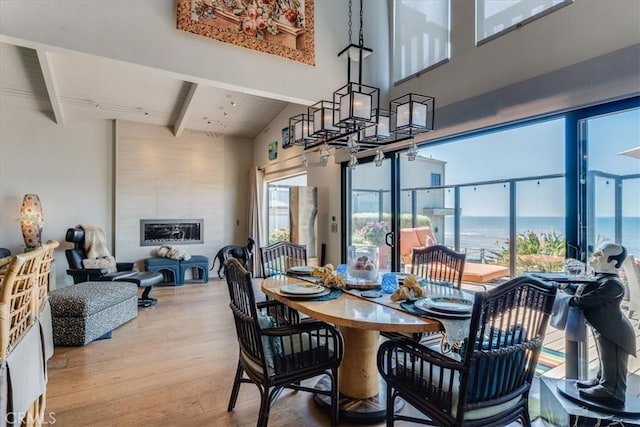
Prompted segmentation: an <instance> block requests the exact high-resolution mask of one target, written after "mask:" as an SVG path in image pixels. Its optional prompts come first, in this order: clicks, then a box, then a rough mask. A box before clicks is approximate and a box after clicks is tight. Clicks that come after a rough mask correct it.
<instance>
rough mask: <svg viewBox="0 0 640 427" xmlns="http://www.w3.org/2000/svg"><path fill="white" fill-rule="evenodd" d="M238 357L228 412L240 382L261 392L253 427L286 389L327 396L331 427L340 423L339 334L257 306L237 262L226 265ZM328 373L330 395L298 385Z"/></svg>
mask: <svg viewBox="0 0 640 427" xmlns="http://www.w3.org/2000/svg"><path fill="white" fill-rule="evenodd" d="M225 277H226V280H227V286H228V288H229V296H230V298H231V302H230V304H229V307H230V308H231V311H232V312H233V317H234V320H235V326H236V333H237V336H238V344H239V347H240V354H239V360H238V368H237V370H236V376H235V379H234V382H233V389H232V391H231V397H230V398H229V406H228V408H227V411H232V410H233V408H234V407H235V405H236V401H237V399H238V392H239V390H240V384H241V383H253V384H255V385H256V386H257V387H258V389H259V390H260V412H259V414H258V422H257V426H258V427H260V426H266V425H267V423H268V421H269V410H270V408H271V406H272V405H273V404H274V403H275V401H276V399H277V397H278V396H279V394H280V392H281V391H282V389H284V388H290V389H294V390H299V391H306V392H311V393H316V394H323V395H326V396H329V397H330V399H331V425H332V426H337V424H338V366H340V363H341V361H342V354H343V341H342V335H341V334H340V332H339V331H338V330H337V329H336V328H335V327H333V326H331V325H329V324H326V323H324V322H318V321H312V322H311V321H310V322H304V323H300V321H299V317H298V313H297V312H296V311H295V310H293V309H290V308H289V307H287V306H285V305H284V304H281V303H280V302H278V301H275V300H270V301H265V302H259V303H256V300H255V295H254V291H253V285H252V283H251V274H250V273H249V272H248V271H247V270H245V269H244V268H243V267H242V265H241V264H240V262H239V261H238V260H237V259H235V258H230V259H228V260H227V261H226V262H225ZM322 374H326V375H328V376H329V378H330V379H331V387H330V389H329V390H324V389H315V388H312V387H307V386H303V385H301V381H303V380H307V379H310V378H313V377H316V376H318V375H322Z"/></svg>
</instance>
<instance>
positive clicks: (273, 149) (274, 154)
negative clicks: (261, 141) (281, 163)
mask: <svg viewBox="0 0 640 427" xmlns="http://www.w3.org/2000/svg"><path fill="white" fill-rule="evenodd" d="M277 158H278V141H273V142H270V143H269V160H275V159H277Z"/></svg>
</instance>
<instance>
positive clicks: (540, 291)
mask: <svg viewBox="0 0 640 427" xmlns="http://www.w3.org/2000/svg"><path fill="white" fill-rule="evenodd" d="M555 295H556V287H555V285H553V284H546V283H543V282H542V281H540V280H538V279H535V278H533V277H530V276H523V277H517V278H514V279H512V280H510V281H508V282H506V283H504V284H502V285H499V286H497V287H495V288H493V289H490V290H488V291H483V292H479V293H476V294H475V300H474V304H473V310H472V314H471V322H470V323H471V324H470V326H469V334H468V336H467V338H465V339H464V341H463V342H462V343H460V349H459V352H450V353H447V354H443V352H442V351H440V350H439V349H436V348H433V347H431V348H429V347H426V346H423V345H421V344H420V343H416V342H415V341H412V340H408V339H399V340H391V341H387V342H385V343H383V344H381V346H380V348H379V351H378V369H379V371H380V373H381V375H382V377H383V378H384V379H385V381H386V383H387V408H393V404H394V401H395V399H397V398H402V399H404V400H405V401H406V402H408V403H410V404H411V405H412V406H414V407H415V408H416V409H417V410H418V411H420V412H422V413H423V414H425V415H426V416H427V417H428V418H429V419H430V422H432V423H435V424H436V425H440V426H505V425H508V424H509V423H511V422H514V421H516V420H520V421H521V422H522V424H523V425H525V426H530V425H531V421H530V418H529V412H528V401H527V400H528V395H529V390H530V388H531V382H532V379H533V375H534V373H535V369H536V364H537V362H538V357H539V355H540V350H541V348H542V341H543V339H544V336H545V332H546V328H547V323H548V320H549V315H550V314H551V309H552V306H553V301H554V299H555ZM395 420H410V421H414V422H420V421H419V420H417V419H414V418H411V417H407V416H400V415H396V414H394V413H393V411H388V412H387V425H389V426H390V425H393V423H394V421H395ZM422 423H423V424H424V420H423V421H422Z"/></svg>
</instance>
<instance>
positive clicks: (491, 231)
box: [445, 216, 640, 256]
mask: <svg viewBox="0 0 640 427" xmlns="http://www.w3.org/2000/svg"><path fill="white" fill-rule="evenodd" d="M516 230H517V233H518V234H520V233H525V232H527V231H533V232H535V233H536V234H538V235H540V233H542V232H544V233H549V232H550V231H554V232H555V233H556V234H557V235H559V236H562V237H565V232H564V217H519V218H518V219H517V222H516ZM595 232H596V241H602V240H614V237H615V234H614V233H615V231H614V218H613V217H601V218H596V221H595ZM508 236H509V218H508V217H479V216H462V217H461V218H460V247H461V248H484V249H488V250H499V249H500V248H501V247H506V246H507V243H506V242H507V238H508ZM453 239H454V229H453V217H446V218H445V244H446V245H453ZM622 245H623V246H624V247H626V248H627V252H628V253H629V254H635V255H636V256H640V217H624V218H623V219H622Z"/></svg>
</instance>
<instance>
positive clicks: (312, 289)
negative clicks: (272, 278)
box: [280, 283, 327, 295]
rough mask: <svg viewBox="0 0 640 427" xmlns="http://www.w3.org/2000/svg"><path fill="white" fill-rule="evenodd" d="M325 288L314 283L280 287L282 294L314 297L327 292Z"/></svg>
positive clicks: (291, 284)
mask: <svg viewBox="0 0 640 427" xmlns="http://www.w3.org/2000/svg"><path fill="white" fill-rule="evenodd" d="M326 289H327V288H325V287H324V286H320V285H316V284H314V283H290V284H287V285H282V286H280V292H281V293H283V294H291V295H314V294H319V293H321V292H322V291H324V290H326Z"/></svg>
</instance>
